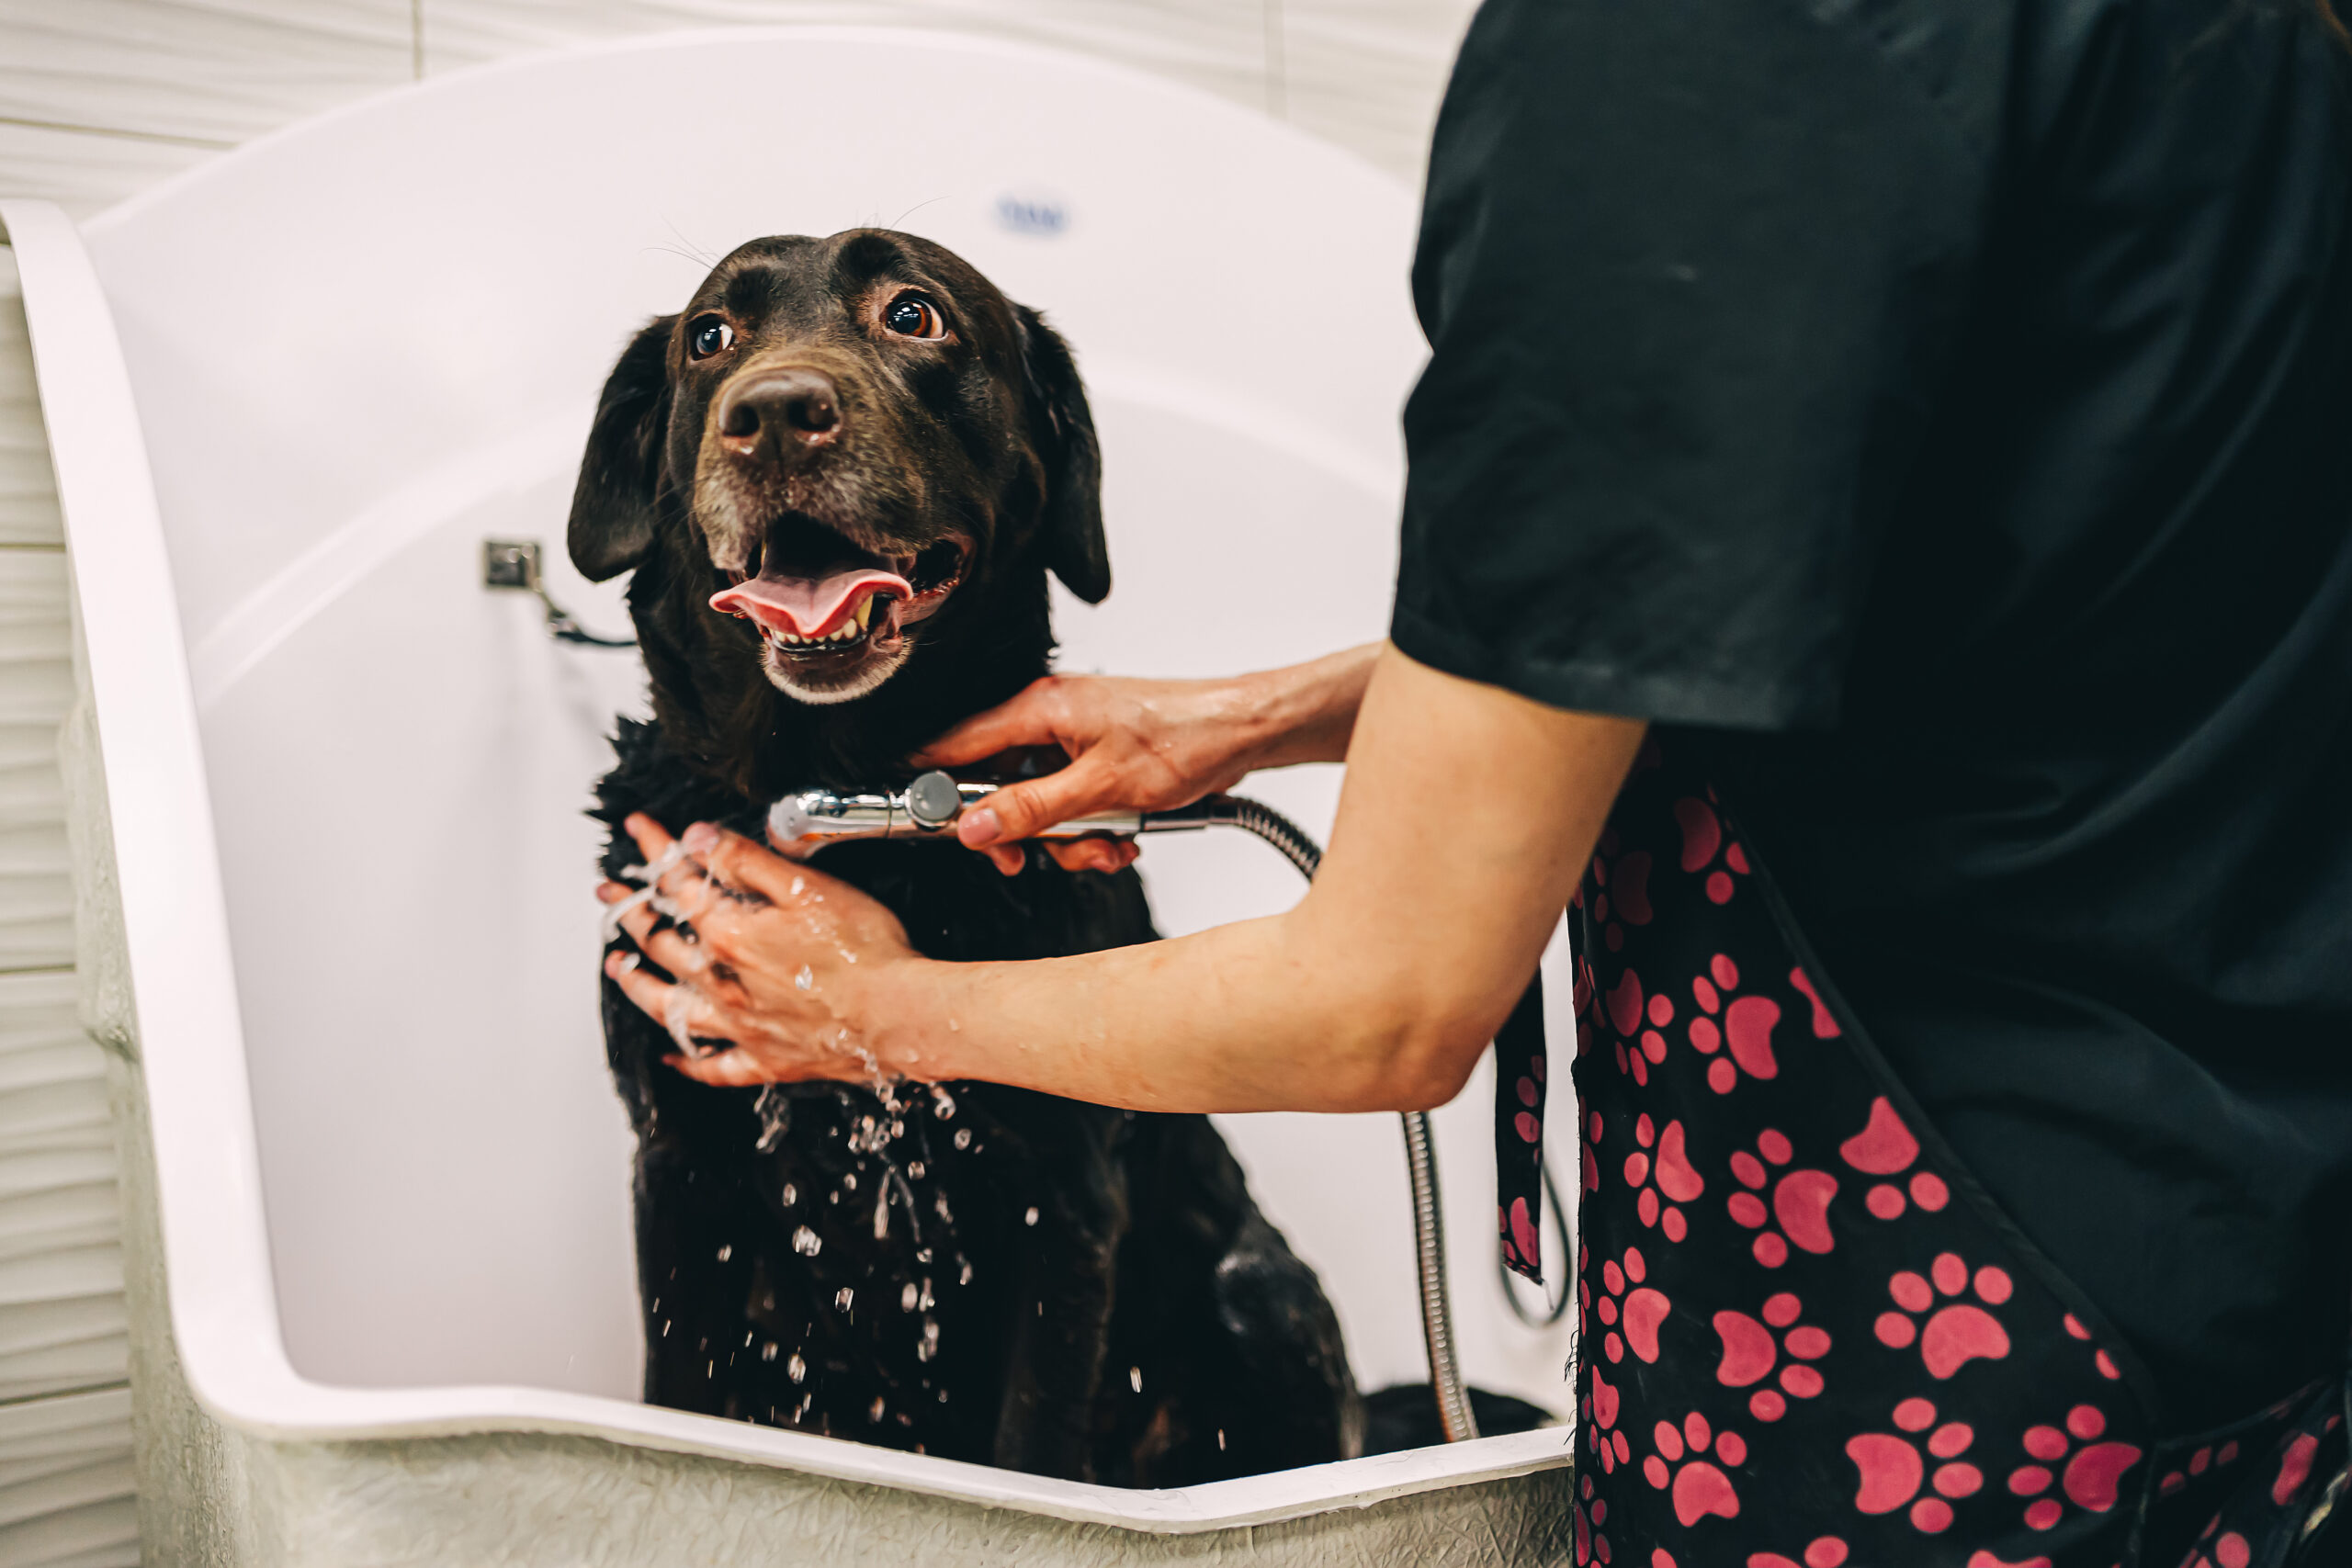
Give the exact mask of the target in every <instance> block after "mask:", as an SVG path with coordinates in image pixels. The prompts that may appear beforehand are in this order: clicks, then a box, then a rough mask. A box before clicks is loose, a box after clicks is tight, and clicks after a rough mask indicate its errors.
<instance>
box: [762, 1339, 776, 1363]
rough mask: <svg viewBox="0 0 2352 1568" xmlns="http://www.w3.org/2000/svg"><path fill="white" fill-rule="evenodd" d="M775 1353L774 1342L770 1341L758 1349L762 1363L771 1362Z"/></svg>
mask: <svg viewBox="0 0 2352 1568" xmlns="http://www.w3.org/2000/svg"><path fill="white" fill-rule="evenodd" d="M775 1352H776V1343H775V1340H773V1339H771V1340H769V1341H768V1342H767V1343H766V1344H764V1345H763V1346H761V1347H760V1359H761V1360H763V1361H773V1360H775Z"/></svg>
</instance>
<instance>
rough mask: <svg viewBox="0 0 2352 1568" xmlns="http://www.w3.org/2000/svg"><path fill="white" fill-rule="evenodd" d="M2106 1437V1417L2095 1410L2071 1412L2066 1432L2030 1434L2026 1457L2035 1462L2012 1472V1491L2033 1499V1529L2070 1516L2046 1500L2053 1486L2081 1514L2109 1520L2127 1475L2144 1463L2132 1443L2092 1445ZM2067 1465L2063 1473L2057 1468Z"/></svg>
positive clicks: (2082, 1407)
mask: <svg viewBox="0 0 2352 1568" xmlns="http://www.w3.org/2000/svg"><path fill="white" fill-rule="evenodd" d="M2106 1431H2107V1417H2106V1416H2105V1415H2103V1414H2102V1413H2101V1412H2100V1410H2099V1408H2098V1406H2097V1405H2095V1404H2077V1405H2075V1407H2074V1408H2073V1409H2072V1410H2069V1411H2067V1412H2066V1429H2065V1430H2064V1431H2063V1432H2062V1431H2060V1430H2059V1429H2058V1428H2057V1427H2027V1428H2026V1432H2025V1451H2026V1454H2027V1457H2028V1458H2030V1459H2031V1460H2032V1461H2033V1462H2032V1463H2030V1464H2023V1465H2019V1466H2018V1468H2017V1469H2015V1470H2013V1471H2011V1472H2009V1491H2010V1492H2011V1493H2012V1494H2013V1495H2016V1496H2019V1497H2030V1498H2032V1499H2033V1501H2032V1502H2030V1503H2028V1504H2027V1505H2026V1508H2025V1522H2026V1524H2027V1526H2028V1527H2029V1528H2030V1529H2038V1530H2046V1529H2051V1528H2052V1526H2054V1525H2056V1524H2057V1522H2058V1521H2059V1520H2060V1519H2061V1518H2063V1517H2064V1516H2065V1512H2066V1508H2065V1504H2064V1503H2061V1502H2059V1501H2058V1499H2057V1498H2056V1497H2053V1496H2049V1495H2046V1494H2048V1493H2049V1491H2050V1487H2051V1483H2052V1482H2053V1481H2054V1482H2056V1483H2057V1486H2058V1490H2059V1491H2060V1492H2062V1493H2064V1495H2065V1497H2066V1501H2067V1502H2068V1503H2072V1504H2074V1505H2075V1506H2076V1507H2078V1508H2086V1509H2088V1510H2089V1511H2090V1512H2092V1513H2094V1514H2104V1513H2106V1512H2107V1511H2108V1510H2109V1509H2110V1508H2112V1507H2114V1506H2115V1499H2116V1495H2117V1493H2118V1491H2119V1490H2120V1484H2121V1483H2122V1480H2123V1476H2124V1473H2125V1472H2128V1471H2129V1470H2131V1467H2132V1466H2133V1465H2135V1464H2138V1463H2139V1462H2140V1450H2138V1449H2137V1448H2135V1447H2133V1446H2132V1445H2131V1444H2130V1443H2116V1442H2105V1443H2102V1442H2097V1441H2094V1440H2093V1439H2095V1438H2099V1437H2101V1436H2103V1435H2105V1433H2106ZM2078 1443H2079V1444H2081V1445H2083V1446H2082V1447H2079V1448H2077V1447H2076V1446H2075V1445H2076V1444H2078ZM2062 1462H2063V1464H2064V1469H2063V1470H2059V1469H2054V1468H2053V1467H2055V1466H2058V1465H2060V1464H2061V1463H2062Z"/></svg>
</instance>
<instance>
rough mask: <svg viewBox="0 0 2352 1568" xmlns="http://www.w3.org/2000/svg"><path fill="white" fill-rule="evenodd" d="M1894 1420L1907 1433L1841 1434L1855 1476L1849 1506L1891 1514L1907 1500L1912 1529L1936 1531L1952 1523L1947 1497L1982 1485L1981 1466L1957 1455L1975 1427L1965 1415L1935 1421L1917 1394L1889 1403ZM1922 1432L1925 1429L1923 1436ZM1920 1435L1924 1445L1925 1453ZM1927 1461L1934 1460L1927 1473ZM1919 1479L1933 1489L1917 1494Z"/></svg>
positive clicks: (1964, 1494) (1931, 1408) (1973, 1437)
mask: <svg viewBox="0 0 2352 1568" xmlns="http://www.w3.org/2000/svg"><path fill="white" fill-rule="evenodd" d="M1894 1424H1895V1426H1897V1427H1901V1428H1902V1430H1903V1432H1904V1433H1905V1434H1906V1435H1905V1436H1897V1435H1896V1434H1895V1433H1893V1432H1864V1433H1862V1434H1861V1435H1860V1437H1855V1438H1848V1439H1847V1440H1846V1457H1847V1458H1848V1459H1849V1460H1851V1461H1854V1469H1855V1470H1856V1472H1859V1474H1860V1487H1859V1488H1858V1489H1857V1490H1856V1492H1855V1493H1854V1506H1855V1507H1857V1508H1859V1509H1860V1510H1861V1511H1862V1512H1863V1513H1865V1514H1891V1513H1893V1512H1894V1510H1895V1509H1897V1508H1900V1507H1902V1506H1904V1505H1905V1504H1906V1503H1909V1504H1910V1505H1911V1528H1912V1529H1916V1530H1917V1531H1919V1532H1920V1533H1921V1534H1922V1535H1939V1534H1941V1533H1942V1532H1943V1531H1945V1530H1947V1529H1951V1500H1956V1499H1958V1498H1962V1497H1973V1496H1974V1495H1976V1494H1977V1493H1979V1492H1981V1491H1983V1490H1984V1489H1985V1472H1983V1471H1981V1470H1979V1469H1977V1468H1976V1467H1975V1466H1974V1465H1973V1464H1971V1463H1969V1462H1968V1461H1966V1460H1964V1459H1962V1458H1961V1457H1960V1456H1961V1455H1962V1454H1964V1453H1966V1452H1967V1451H1968V1449H1969V1445H1970V1444H1972V1443H1973V1442H1974V1441H1975V1440H1976V1433H1975V1431H1974V1430H1973V1428H1972V1427H1970V1426H1969V1425H1968V1423H1966V1422H1965V1421H1946V1422H1944V1423H1942V1424H1941V1425H1938V1424H1937V1421H1936V1407H1935V1405H1934V1404H1931V1403H1929V1402H1928V1401H1927V1400H1924V1399H1917V1398H1914V1399H1906V1400H1905V1401H1904V1402H1903V1403H1902V1404H1898V1405H1896V1406H1895V1407H1894ZM1930 1427H1933V1428H1934V1430H1932V1431H1929V1430H1928V1428H1930ZM1921 1433H1926V1434H1927V1436H1926V1437H1925V1438H1924V1439H1922V1438H1920V1437H1919V1434H1921ZM1922 1441H1924V1443H1925V1445H1926V1448H1927V1450H1928V1454H1927V1457H1926V1458H1924V1459H1923V1458H1921V1457H1920V1453H1919V1445H1920V1443H1921V1442H1922ZM1930 1463H1932V1464H1934V1466H1935V1469H1934V1471H1933V1472H1932V1473H1930V1472H1929V1470H1928V1465H1929V1464H1930ZM1922 1483H1925V1484H1926V1485H1927V1487H1928V1491H1929V1492H1930V1493H1932V1494H1933V1495H1929V1496H1925V1497H1922V1496H1920V1495H1919V1491H1920V1487H1921V1484H1922ZM1914 1498H1917V1499H1918V1500H1917V1502H1913V1501H1912V1500H1913V1499H1914Z"/></svg>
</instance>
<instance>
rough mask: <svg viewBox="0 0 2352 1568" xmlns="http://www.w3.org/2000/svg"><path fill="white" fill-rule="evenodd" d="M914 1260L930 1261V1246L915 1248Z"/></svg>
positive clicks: (919, 1261)
mask: <svg viewBox="0 0 2352 1568" xmlns="http://www.w3.org/2000/svg"><path fill="white" fill-rule="evenodd" d="M915 1261H916V1262H918V1263H928V1262H930V1261H931V1248H929V1247H917V1248H915Z"/></svg>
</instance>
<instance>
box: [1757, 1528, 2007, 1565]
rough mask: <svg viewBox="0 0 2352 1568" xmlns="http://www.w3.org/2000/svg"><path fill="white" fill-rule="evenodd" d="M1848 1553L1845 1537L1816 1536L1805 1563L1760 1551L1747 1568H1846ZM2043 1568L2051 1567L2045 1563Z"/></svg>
mask: <svg viewBox="0 0 2352 1568" xmlns="http://www.w3.org/2000/svg"><path fill="white" fill-rule="evenodd" d="M1847 1551H1848V1548H1847V1546H1846V1542H1845V1540H1844V1538H1843V1537H1840V1536H1834V1535H1823V1536H1815V1537H1814V1539H1813V1540H1811V1541H1809V1542H1808V1543H1806V1546H1805V1549H1804V1562H1792V1560H1790V1559H1789V1558H1786V1557H1783V1556H1781V1554H1780V1553H1779V1552H1777V1551H1758V1552H1753V1553H1751V1554H1750V1555H1749V1557H1748V1559H1747V1568H1845V1562H1846V1556H1847ZM2041 1568H2050V1565H2049V1564H2048V1563H2046V1562H2045V1563H2043V1564H2042V1565H2041Z"/></svg>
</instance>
